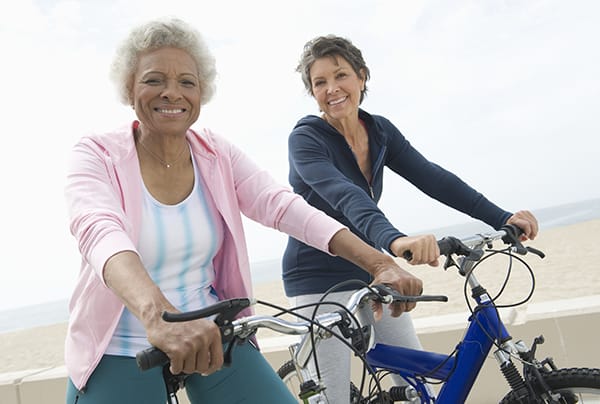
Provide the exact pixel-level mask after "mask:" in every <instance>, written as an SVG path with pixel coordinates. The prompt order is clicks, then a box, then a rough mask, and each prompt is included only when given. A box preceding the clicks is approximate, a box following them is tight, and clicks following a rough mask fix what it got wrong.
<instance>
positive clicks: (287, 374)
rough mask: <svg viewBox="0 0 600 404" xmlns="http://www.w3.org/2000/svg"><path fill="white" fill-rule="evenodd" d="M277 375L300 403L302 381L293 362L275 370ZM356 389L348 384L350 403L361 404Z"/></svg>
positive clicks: (360, 397)
mask: <svg viewBox="0 0 600 404" xmlns="http://www.w3.org/2000/svg"><path fill="white" fill-rule="evenodd" d="M277 374H278V375H279V377H281V380H283V382H284V383H285V384H286V385H287V386H288V389H290V391H291V392H292V394H293V395H294V397H296V398H297V399H298V402H299V403H301V402H302V400H300V398H299V394H300V384H301V383H302V381H301V380H302V379H301V378H300V376H299V375H298V373H297V372H296V366H294V362H293V361H291V360H289V361H287V362H285V363H284V364H283V365H281V367H280V368H279V369H278V370H277ZM362 400H363V398H362V396H361V395H360V392H359V391H358V388H357V387H356V386H355V385H354V383H352V382H351V383H350V403H351V404H354V403H362V402H363V401H362Z"/></svg>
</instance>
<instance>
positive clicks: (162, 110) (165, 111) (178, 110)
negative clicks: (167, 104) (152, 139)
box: [157, 109, 183, 114]
mask: <svg viewBox="0 0 600 404" xmlns="http://www.w3.org/2000/svg"><path fill="white" fill-rule="evenodd" d="M157 111H158V112H160V113H161V114H179V113H181V112H183V109H157Z"/></svg>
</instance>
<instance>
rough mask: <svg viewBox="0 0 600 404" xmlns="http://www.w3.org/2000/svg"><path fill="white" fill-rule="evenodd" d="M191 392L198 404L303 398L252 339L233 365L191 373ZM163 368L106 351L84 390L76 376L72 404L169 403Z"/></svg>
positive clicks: (284, 401)
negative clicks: (147, 367) (140, 366)
mask: <svg viewBox="0 0 600 404" xmlns="http://www.w3.org/2000/svg"><path fill="white" fill-rule="evenodd" d="M185 392H186V393H187V396H188V398H189V400H190V402H191V403H192V404H205V403H206V404H218V403H223V404H233V403H245V404H254V403H256V404H259V403H260V404H264V403H278V404H287V403H290V404H291V403H297V401H296V399H295V398H294V397H293V396H292V394H291V393H290V392H289V390H288V389H287V387H286V386H285V384H284V383H283V382H282V381H281V379H280V378H279V376H278V375H277V373H276V372H275V371H274V370H273V368H272V367H271V365H269V363H268V362H267V361H266V359H265V358H264V357H263V355H262V354H261V353H260V352H259V351H258V350H257V349H256V348H255V347H253V346H252V345H251V344H249V343H245V344H242V345H238V346H236V347H234V348H233V359H232V364H231V366H230V367H226V368H223V369H221V370H219V371H218V372H215V373H213V374H211V375H209V376H201V375H199V374H193V375H190V376H189V377H188V378H187V379H186V383H185ZM166 400H167V393H166V388H165V384H164V381H163V377H162V369H161V368H154V369H150V370H147V371H144V372H142V371H140V370H139V369H138V367H137V365H136V363H135V358H129V357H124V356H110V355H105V356H104V357H103V358H102V360H101V361H100V363H99V364H98V367H97V368H96V369H95V370H94V372H93V373H92V376H91V377H90V379H89V380H88V383H87V386H86V388H85V389H84V391H83V392H81V391H78V390H77V389H76V388H75V386H74V385H73V383H72V382H71V380H69V381H68V384H67V401H66V402H67V404H107V403H110V404H137V403H139V404H165V403H166Z"/></svg>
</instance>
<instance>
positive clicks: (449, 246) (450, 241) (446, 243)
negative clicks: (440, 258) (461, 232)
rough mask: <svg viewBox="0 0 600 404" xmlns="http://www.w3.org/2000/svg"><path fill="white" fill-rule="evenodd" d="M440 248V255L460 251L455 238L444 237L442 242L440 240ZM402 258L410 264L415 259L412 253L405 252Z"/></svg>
mask: <svg viewBox="0 0 600 404" xmlns="http://www.w3.org/2000/svg"><path fill="white" fill-rule="evenodd" d="M437 243H438V247H439V248H440V255H449V254H453V253H455V252H457V251H458V247H459V245H458V243H457V239H456V238H454V237H444V238H443V239H441V240H438V242H437ZM402 257H403V258H404V259H405V260H406V261H408V262H410V261H411V260H412V258H413V255H412V251H410V250H405V251H404V252H403V253H402Z"/></svg>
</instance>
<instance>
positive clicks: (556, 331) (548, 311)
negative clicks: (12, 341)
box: [0, 295, 600, 404]
mask: <svg viewBox="0 0 600 404" xmlns="http://www.w3.org/2000/svg"><path fill="white" fill-rule="evenodd" d="M501 313H502V316H503V319H504V321H505V323H506V325H507V326H508V327H509V328H510V331H511V333H512V335H513V337H514V338H515V339H522V340H523V341H525V342H526V343H527V344H528V345H530V344H531V342H532V341H533V338H535V337H537V336H539V335H540V334H543V335H544V336H545V338H546V343H545V344H543V345H541V346H539V348H538V353H539V355H538V357H540V358H541V357H546V356H553V357H554V360H555V362H556V364H557V366H558V367H596V368H597V367H600V350H599V349H598V348H597V336H596V334H595V333H594V332H589V331H590V326H591V325H592V326H593V327H594V328H597V325H598V324H600V295H598V296H589V297H581V298H574V299H568V300H554V301H549V302H543V303H536V304H529V305H524V306H520V307H518V308H513V309H507V310H501ZM467 318H468V313H457V314H450V315H443V316H435V317H427V318H417V319H415V321H414V322H415V327H416V329H417V332H418V334H419V336H420V338H421V341H422V343H423V346H424V348H425V349H427V350H429V351H435V352H441V353H444V352H447V353H450V352H452V350H453V349H454V347H455V345H456V343H457V342H458V341H459V340H460V338H461V337H462V334H463V332H464V330H465V328H466V319H467ZM594 331H595V330H594ZM298 339H299V337H297V336H282V337H275V338H264V339H261V340H260V344H261V348H262V351H263V353H264V354H265V356H266V358H267V360H268V361H269V362H270V363H271V364H272V366H273V367H274V368H275V369H277V368H278V367H279V366H280V365H281V364H282V363H283V362H284V361H286V360H287V359H289V353H288V346H289V345H290V344H292V343H294V342H296V341H298ZM352 366H353V378H355V380H359V377H360V376H359V375H360V371H361V367H360V363H359V361H358V360H356V359H355V362H354V363H353V365H352ZM65 388H66V369H65V367H64V366H61V367H57V368H44V369H31V370H26V371H22V372H13V373H5V374H0V403H2V404H38V403H44V404H64V402H65ZM507 390H508V385H507V383H506V381H504V379H503V377H502V375H501V373H500V372H499V371H498V369H497V365H496V362H495V360H494V359H493V358H491V357H490V358H488V359H487V360H486V362H485V363H484V366H483V369H482V371H481V373H480V375H479V378H478V380H477V384H476V385H475V386H474V388H473V391H472V392H471V395H470V396H469V401H468V402H470V403H477V404H480V403H492V402H498V401H499V400H500V399H501V398H502V396H503V395H504V393H505V392H506V391H507ZM180 403H181V404H189V401H187V398H186V397H185V394H182V395H181V396H180Z"/></svg>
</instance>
